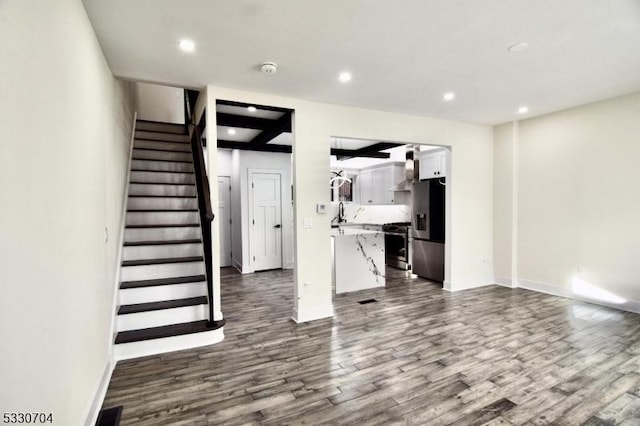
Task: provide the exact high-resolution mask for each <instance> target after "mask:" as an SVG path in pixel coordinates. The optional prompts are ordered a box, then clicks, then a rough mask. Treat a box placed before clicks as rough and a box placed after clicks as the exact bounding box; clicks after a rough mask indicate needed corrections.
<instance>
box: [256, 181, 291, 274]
mask: <svg viewBox="0 0 640 426" xmlns="http://www.w3.org/2000/svg"><path fill="white" fill-rule="evenodd" d="M254 173H264V174H274V175H278V176H279V177H280V223H281V224H282V211H283V197H282V194H283V190H282V181H283V179H282V170H280V169H254V168H248V169H247V195H248V201H249V203H248V204H249V211H248V212H247V225H248V226H249V234H248V238H247V240H248V243H249V244H248V245H249V259H248V260H249V262H248V263H249V269H250V271H248V272H250V273H253V272H255V271H256V269H255V263H254V261H253V256H254V255H253V248H254V242H255V235H254V229H255V228H254V227H253V226H251V224H250V221H251V215H252V214H253V188H252V187H251V184H252V183H253V174H254ZM282 225H283V227H282V228H280V230H281V232H280V268H281V269H283V268H284V265H285V258H284V224H282Z"/></svg>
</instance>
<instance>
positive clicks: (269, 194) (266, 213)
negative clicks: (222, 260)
mask: <svg viewBox="0 0 640 426" xmlns="http://www.w3.org/2000/svg"><path fill="white" fill-rule="evenodd" d="M251 195H252V197H251V198H252V200H253V206H252V209H251V214H252V216H251V217H250V218H249V220H250V224H251V228H252V231H253V232H251V236H252V241H251V248H252V250H251V251H252V255H253V269H254V270H255V271H263V270H265V269H278V268H282V214H281V210H282V204H281V190H280V174H279V173H258V172H253V173H252V174H251Z"/></svg>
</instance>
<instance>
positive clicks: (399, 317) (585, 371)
mask: <svg viewBox="0 0 640 426" xmlns="http://www.w3.org/2000/svg"><path fill="white" fill-rule="evenodd" d="M387 277H388V278H387V287H386V288H384V289H374V290H365V291H361V292H357V293H351V294H347V295H340V296H337V297H335V300H334V302H335V311H336V315H335V317H334V318H333V319H325V320H319V321H314V322H311V323H306V324H299V325H297V324H295V323H294V322H292V321H291V320H290V317H291V308H292V306H293V304H292V297H293V276H292V273H291V271H269V272H262V273H257V274H252V275H246V276H242V275H240V274H237V273H235V272H233V271H232V270H223V278H222V310H223V312H224V314H225V318H226V320H227V325H226V326H225V334H226V339H225V340H224V341H223V342H222V343H220V344H218V345H214V346H209V347H204V348H199V349H195V350H188V351H182V352H174V353H171V354H166V355H161V356H153V357H147V358H141V359H138V360H131V361H126V362H121V363H119V364H118V365H117V367H116V369H115V372H114V374H113V377H112V380H111V383H110V386H109V390H108V393H107V396H106V399H105V402H104V406H105V407H110V406H114V405H124V410H123V413H122V423H121V424H123V425H159V424H163V425H164V424H171V425H207V424H208V425H238V424H255V425H288V424H292V425H294V424H296V425H297V424H306V425H319V424H334V425H353V424H359V425H378V424H379V425H387V424H394V425H396V424H397V425H400V424H420V425H445V424H455V425H511V424H514V425H521V424H524V425H546V424H552V425H581V424H584V425H591V426H595V425H613V424H624V425H640V315H636V314H632V313H626V312H622V311H617V310H614V309H608V308H603V307H599V306H596V305H591V304H586V303H580V302H575V301H571V300H568V299H563V298H559V297H554V296H548V295H545V294H540V293H535V292H531V291H527V290H522V289H507V288H502V287H498V286H489V287H483V288H479V289H473V290H467V291H462V292H457V293H448V292H446V291H443V290H442V289H441V287H440V285H437V284H434V283H430V282H427V281H425V280H422V279H420V278H415V277H413V278H411V277H406V276H405V274H404V273H403V272H401V271H398V270H395V269H387ZM369 298H375V299H377V300H378V302H376V303H370V304H365V305H360V304H358V303H357V301H359V300H363V299H369Z"/></svg>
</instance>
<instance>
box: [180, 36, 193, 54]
mask: <svg viewBox="0 0 640 426" xmlns="http://www.w3.org/2000/svg"><path fill="white" fill-rule="evenodd" d="M178 46H179V47H180V49H181V50H182V51H183V52H193V51H194V50H196V44H195V43H194V42H193V40H189V39H186V38H185V39H182V40H180V41H179V42H178Z"/></svg>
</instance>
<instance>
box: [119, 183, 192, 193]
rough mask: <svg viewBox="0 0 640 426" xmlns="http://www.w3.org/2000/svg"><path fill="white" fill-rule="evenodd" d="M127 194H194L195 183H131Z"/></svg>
mask: <svg viewBox="0 0 640 426" xmlns="http://www.w3.org/2000/svg"><path fill="white" fill-rule="evenodd" d="M129 195H191V196H193V195H196V187H195V185H145V184H139V183H132V184H130V185H129Z"/></svg>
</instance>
